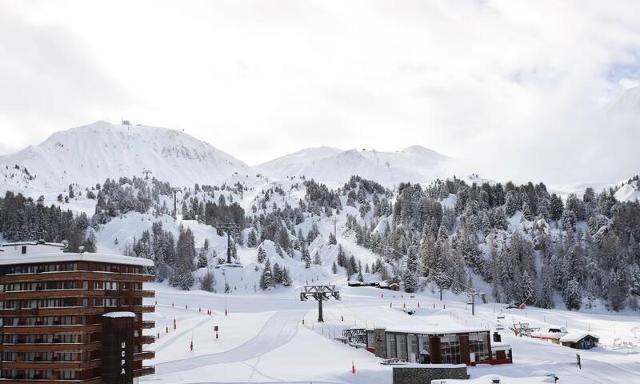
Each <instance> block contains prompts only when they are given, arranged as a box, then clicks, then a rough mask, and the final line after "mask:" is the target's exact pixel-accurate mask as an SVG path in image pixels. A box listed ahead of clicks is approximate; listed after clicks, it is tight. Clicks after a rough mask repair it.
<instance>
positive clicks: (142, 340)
mask: <svg viewBox="0 0 640 384" xmlns="http://www.w3.org/2000/svg"><path fill="white" fill-rule="evenodd" d="M155 341H156V338H155V336H151V335H142V336H137V337H134V338H133V343H134V344H153V343H154V342H155Z"/></svg>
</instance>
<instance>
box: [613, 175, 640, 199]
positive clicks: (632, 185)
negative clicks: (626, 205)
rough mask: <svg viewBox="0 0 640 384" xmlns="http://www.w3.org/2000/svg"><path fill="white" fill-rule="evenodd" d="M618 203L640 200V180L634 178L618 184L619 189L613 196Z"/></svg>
mask: <svg viewBox="0 0 640 384" xmlns="http://www.w3.org/2000/svg"><path fill="white" fill-rule="evenodd" d="M614 196H615V198H616V200H618V201H636V200H640V178H639V176H634V177H632V178H630V179H629V180H626V181H624V182H622V183H621V184H620V187H619V188H618V190H617V191H616V193H615V194H614Z"/></svg>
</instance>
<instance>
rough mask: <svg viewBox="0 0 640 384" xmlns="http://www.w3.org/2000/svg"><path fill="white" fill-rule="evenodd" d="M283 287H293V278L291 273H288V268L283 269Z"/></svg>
mask: <svg viewBox="0 0 640 384" xmlns="http://www.w3.org/2000/svg"><path fill="white" fill-rule="evenodd" d="M282 285H284V286H285V287H289V286H291V277H290V276H289V271H287V268H286V267H285V268H283V269H282Z"/></svg>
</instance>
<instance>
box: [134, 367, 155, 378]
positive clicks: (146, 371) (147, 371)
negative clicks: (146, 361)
mask: <svg viewBox="0 0 640 384" xmlns="http://www.w3.org/2000/svg"><path fill="white" fill-rule="evenodd" d="M155 372H156V369H155V368H154V367H142V368H140V369H136V370H134V371H133V377H140V376H145V375H153V374H154V373H155Z"/></svg>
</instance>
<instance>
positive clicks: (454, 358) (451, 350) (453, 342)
mask: <svg viewBox="0 0 640 384" xmlns="http://www.w3.org/2000/svg"><path fill="white" fill-rule="evenodd" d="M440 349H441V351H442V362H443V363H445V364H460V363H461V362H462V359H461V358H460V341H459V340H458V336H457V335H444V336H441V337H440Z"/></svg>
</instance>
